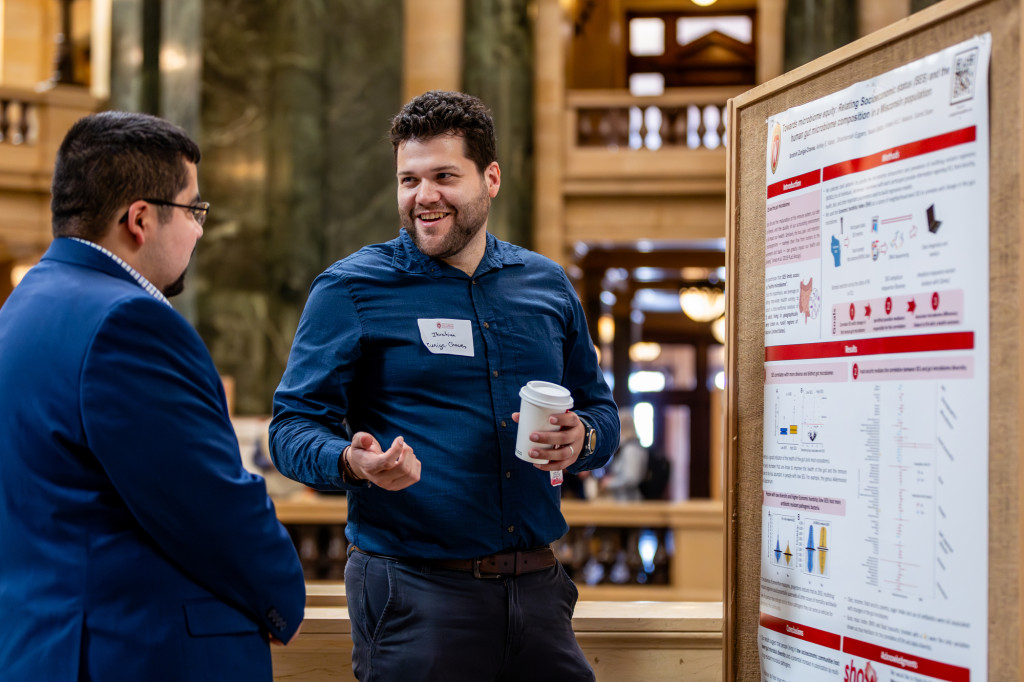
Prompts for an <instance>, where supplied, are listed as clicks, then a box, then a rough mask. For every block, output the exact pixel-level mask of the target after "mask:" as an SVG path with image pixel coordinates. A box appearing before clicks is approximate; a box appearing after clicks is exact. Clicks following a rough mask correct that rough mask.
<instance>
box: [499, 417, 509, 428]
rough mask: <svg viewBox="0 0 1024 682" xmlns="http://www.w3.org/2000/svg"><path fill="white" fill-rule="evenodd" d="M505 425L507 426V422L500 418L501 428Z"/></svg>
mask: <svg viewBox="0 0 1024 682" xmlns="http://www.w3.org/2000/svg"><path fill="white" fill-rule="evenodd" d="M506 426H508V423H507V422H506V421H505V420H504V419H502V420H501V428H505V427H506Z"/></svg>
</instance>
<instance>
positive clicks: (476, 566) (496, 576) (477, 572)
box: [473, 559, 501, 580]
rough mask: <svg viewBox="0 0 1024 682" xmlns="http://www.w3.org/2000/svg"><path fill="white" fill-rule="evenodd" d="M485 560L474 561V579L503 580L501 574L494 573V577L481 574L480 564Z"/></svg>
mask: <svg viewBox="0 0 1024 682" xmlns="http://www.w3.org/2000/svg"><path fill="white" fill-rule="evenodd" d="M482 561H483V559H473V577H474V578H476V579H478V580H498V579H500V578H501V574H500V573H494V574H492V575H484V574H483V573H481V572H480V563H481V562H482Z"/></svg>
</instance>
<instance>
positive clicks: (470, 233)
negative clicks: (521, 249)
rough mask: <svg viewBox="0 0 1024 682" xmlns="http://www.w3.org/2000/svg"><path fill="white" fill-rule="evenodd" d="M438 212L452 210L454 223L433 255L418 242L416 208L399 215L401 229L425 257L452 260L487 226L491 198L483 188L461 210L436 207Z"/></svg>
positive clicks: (449, 207)
mask: <svg viewBox="0 0 1024 682" xmlns="http://www.w3.org/2000/svg"><path fill="white" fill-rule="evenodd" d="M423 208H435V207H422V206H421V207H420V209H423ZM436 208H438V210H446V211H447V210H454V211H455V222H454V223H453V224H452V229H450V230H449V231H448V234H446V235H445V236H444V239H443V240H442V241H441V245H440V246H438V247H437V250H436V252H435V253H428V252H427V251H425V250H424V248H423V244H422V242H421V240H420V237H419V234H418V233H417V232H416V216H415V214H416V210H417V207H415V206H414V207H413V208H412V210H410V211H409V212H408V213H406V214H401V219H402V227H404V228H405V229H406V231H407V232H408V233H409V236H410V237H411V238H412V243H413V244H415V245H416V248H417V249H419V250H420V252H421V253H423V254H424V255H426V256H431V257H432V258H438V259H440V260H445V259H447V258H452V257H454V256H455V255H457V254H458V253H459V252H461V251H462V250H463V249H464V248H466V245H467V244H469V242H471V241H472V240H473V237H475V236H476V235H477V234H478V233H479V232H480V230H482V229H483V228H484V226H485V225H486V224H487V215H488V214H489V213H490V210H491V197H490V195H489V194H488V193H487V188H486V187H485V188H483V189H482V190H481V192H480V195H479V196H478V197H477V198H476V199H474V200H472V201H471V202H470V203H468V204H466V205H465V206H463V207H462V208H456V207H453V206H442V207H436Z"/></svg>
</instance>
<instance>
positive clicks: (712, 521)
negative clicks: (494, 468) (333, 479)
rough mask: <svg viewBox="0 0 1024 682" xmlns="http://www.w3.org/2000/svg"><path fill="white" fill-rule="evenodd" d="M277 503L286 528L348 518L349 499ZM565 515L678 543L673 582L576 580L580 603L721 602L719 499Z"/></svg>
mask: <svg viewBox="0 0 1024 682" xmlns="http://www.w3.org/2000/svg"><path fill="white" fill-rule="evenodd" d="M274 504H275V505H276V507H277V516H278V518H279V519H280V520H281V522H282V523H284V524H285V525H318V524H319V525H332V524H344V523H345V522H346V520H347V518H348V506H347V501H346V499H345V496H344V495H316V494H311V493H303V494H301V495H297V496H293V497H290V498H286V499H275V500H274ZM562 514H563V515H564V516H565V520H566V521H567V522H568V523H569V525H570V526H571V527H574V528H582V527H586V526H597V527H608V528H666V529H670V531H671V535H672V540H673V544H674V554H673V557H672V561H671V566H670V577H669V581H668V583H669V584H667V585H607V584H602V585H595V586H588V585H585V584H582V581H580V580H576V583H577V586H578V587H579V590H580V599H582V600H591V601H595V600H596V601H607V600H622V601H635V600H644V601H650V600H656V601H705V600H706V601H715V602H718V601H722V599H723V596H724V595H723V592H722V585H723V573H724V566H725V564H724V535H723V533H724V526H725V519H724V517H723V515H722V502H721V501H720V500H691V501H687V502H650V501H645V502H614V501H611V500H595V501H593V502H586V501H581V500H563V501H562Z"/></svg>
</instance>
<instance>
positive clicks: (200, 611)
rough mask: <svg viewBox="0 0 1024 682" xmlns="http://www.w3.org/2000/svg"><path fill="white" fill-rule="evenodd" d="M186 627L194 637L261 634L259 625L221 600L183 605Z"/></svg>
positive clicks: (198, 601) (199, 600)
mask: <svg viewBox="0 0 1024 682" xmlns="http://www.w3.org/2000/svg"><path fill="white" fill-rule="evenodd" d="M183 606H184V608H185V626H186V627H187V628H188V633H189V634H190V635H192V636H193V637H216V636H218V635H245V634H251V633H255V632H259V629H260V628H259V625H257V624H256V623H255V621H253V620H252V619H250V618H249V617H248V616H246V615H245V614H244V613H242V612H241V611H239V610H238V609H236V608H234V607H233V606H229V605H227V604H225V603H224V602H222V601H220V600H219V599H196V600H192V601H187V602H185V603H184V604H183Z"/></svg>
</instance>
